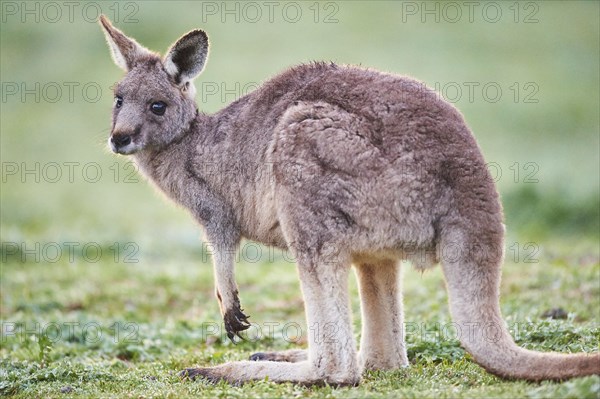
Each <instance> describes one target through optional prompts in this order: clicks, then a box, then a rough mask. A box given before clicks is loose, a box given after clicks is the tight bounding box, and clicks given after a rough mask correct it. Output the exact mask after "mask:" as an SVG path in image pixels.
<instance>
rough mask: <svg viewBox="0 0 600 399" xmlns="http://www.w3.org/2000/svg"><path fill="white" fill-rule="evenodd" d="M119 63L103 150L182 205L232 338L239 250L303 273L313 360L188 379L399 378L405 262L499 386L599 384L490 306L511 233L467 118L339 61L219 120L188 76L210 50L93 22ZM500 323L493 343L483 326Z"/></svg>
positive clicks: (594, 358)
mask: <svg viewBox="0 0 600 399" xmlns="http://www.w3.org/2000/svg"><path fill="white" fill-rule="evenodd" d="M100 22H101V25H102V27H103V30H104V33H105V34H106V38H107V41H108V44H109V47H110V49H111V52H112V57H113V59H114V61H115V63H116V64H117V65H118V66H119V67H121V68H122V69H124V70H125V71H126V72H127V73H126V75H125V77H124V78H123V79H122V80H121V81H120V82H119V83H118V84H117V85H116V87H115V90H114V91H115V103H114V109H113V115H112V131H111V135H110V139H109V146H110V148H111V149H112V150H113V151H114V152H116V153H119V154H127V155H129V154H130V155H132V157H133V159H134V160H135V162H136V163H137V164H138V165H139V168H140V170H141V171H142V172H143V174H144V175H146V176H147V177H148V179H149V180H150V181H152V182H153V183H154V184H155V185H156V186H157V187H158V188H159V189H160V190H162V191H163V192H164V193H166V195H167V196H169V197H170V198H171V199H173V200H174V201H175V202H177V203H178V204H181V205H183V206H184V207H186V208H187V209H188V210H189V211H190V213H191V214H192V215H193V216H194V218H195V219H196V220H197V221H198V223H199V224H200V225H201V226H202V227H203V229H204V232H205V235H206V238H207V240H208V241H209V242H211V243H212V246H213V248H214V251H213V252H214V253H213V262H214V275H215V282H216V296H217V299H218V301H219V305H220V308H221V312H222V315H223V318H224V323H225V327H226V330H227V333H228V335H229V337H230V338H233V336H234V334H239V332H240V331H242V330H244V329H246V328H248V326H249V323H248V320H247V317H246V315H244V313H243V312H242V309H241V308H240V302H239V299H238V291H237V286H236V283H235V280H234V253H235V250H236V248H237V247H238V244H239V242H240V240H241V239H242V238H246V239H250V240H254V241H258V242H261V243H265V244H267V245H273V246H276V247H280V248H284V249H287V250H290V251H291V253H292V254H293V255H294V257H295V258H296V261H297V267H298V274H299V277H300V281H301V287H302V294H303V297H304V303H305V311H306V319H307V324H308V327H309V328H308V350H307V351H286V352H280V353H276V352H271V353H258V354H255V355H253V356H251V358H250V359H251V360H249V361H241V362H231V363H226V364H223V365H220V366H217V367H209V368H190V369H187V370H184V371H183V372H182V375H184V376H187V377H190V378H196V377H198V378H204V379H206V380H209V381H218V380H226V381H228V382H230V383H236V384H238V383H243V382H245V381H249V380H260V379H264V378H265V377H268V378H269V380H271V381H276V382H284V381H292V382H296V383H300V384H323V383H327V384H332V385H355V384H358V383H359V381H360V377H361V374H362V372H363V370H369V369H370V370H373V369H376V370H390V369H396V368H399V367H403V366H406V365H408V360H407V356H406V347H405V342H404V330H403V309H402V297H401V288H400V281H399V279H400V272H399V267H400V260H402V259H408V260H411V261H412V263H413V265H414V266H415V267H417V268H420V269H425V268H428V267H432V266H433V265H434V264H436V263H438V262H439V263H441V265H442V268H443V272H444V276H445V280H446V285H447V288H448V292H449V298H450V299H449V302H450V312H451V314H452V318H453V320H454V321H455V322H456V325H457V326H458V327H459V332H460V339H461V343H462V345H463V346H464V348H465V349H466V350H467V351H468V352H469V353H471V354H472V355H473V358H474V359H475V361H476V362H477V363H478V364H480V365H481V366H483V367H484V368H485V369H486V370H488V371H490V372H492V373H494V374H497V375H499V376H502V377H506V378H522V379H527V380H543V379H565V378H570V377H576V376H584V375H591V374H600V354H598V353H595V354H592V355H588V354H558V353H540V352H534V351H530V350H525V349H522V348H520V347H518V346H517V345H516V344H515V343H514V341H513V339H512V337H511V336H510V334H509V332H508V330H507V329H506V327H505V325H504V322H503V320H502V317H501V314H500V308H499V285H500V268H501V264H502V262H503V246H504V244H503V237H504V225H503V223H502V221H503V215H502V208H501V205H500V202H499V198H498V193H497V191H496V188H495V186H494V183H493V181H492V178H491V177H490V175H489V174H488V171H487V169H486V165H485V161H484V159H483V157H482V155H481V151H480V149H479V147H478V145H477V143H476V141H475V139H474V137H473V135H472V134H471V132H470V130H469V128H468V127H467V126H466V124H465V121H464V119H463V117H462V115H461V114H460V113H459V112H458V111H457V110H456V109H455V108H454V107H453V106H452V105H450V104H448V103H446V102H444V101H442V100H441V99H440V98H439V96H438V95H437V94H436V93H435V92H433V91H432V90H430V89H427V88H426V87H425V86H424V85H423V84H422V83H420V82H417V81H415V80H412V79H409V78H406V77H402V76H396V75H392V74H386V73H381V72H377V71H372V70H365V69H361V68H356V67H350V66H338V65H335V64H326V63H312V64H308V65H300V66H297V67H294V68H291V69H289V70H287V71H285V72H283V73H282V74H280V75H278V76H276V77H274V78H273V79H271V80H269V81H267V82H266V83H264V84H263V85H262V86H261V87H260V88H258V89H257V90H255V91H254V92H252V93H250V94H248V95H246V96H243V97H241V98H240V99H238V100H237V101H235V102H233V103H232V104H230V105H229V106H227V107H225V108H224V109H223V110H221V111H219V112H217V113H216V114H214V115H207V114H204V113H202V112H199V111H198V109H197V106H196V103H195V101H194V95H195V88H194V85H193V82H192V80H193V79H194V78H195V77H196V76H197V75H198V74H199V73H200V72H201V71H202V69H203V67H204V65H205V63H206V59H207V55H208V38H207V36H206V33H204V32H203V31H201V30H193V31H191V32H189V33H187V34H185V35H184V36H183V37H181V38H180V39H179V40H178V41H177V42H176V43H175V44H174V45H173V46H172V47H171V48H170V49H169V51H168V53H167V55H166V56H165V57H164V58H160V56H159V55H158V54H156V53H153V52H151V51H149V50H148V49H146V48H144V47H142V46H140V45H139V44H138V43H137V42H136V41H135V40H133V39H131V38H128V37H127V36H125V35H124V34H123V33H122V32H121V31H120V30H118V29H116V28H115V27H113V26H112V24H111V23H110V21H109V20H108V19H107V18H106V17H104V16H101V18H100ZM351 265H354V267H355V269H356V274H357V276H358V281H359V290H360V298H361V308H362V334H361V340H360V351H358V352H357V348H356V343H355V340H354V336H353V332H352V322H351V315H350V306H349V297H348V288H347V281H348V274H349V272H350V269H351ZM490 326H491V327H493V333H494V334H492V338H490V334H484V332H485V331H484V330H485V329H486V328H489V327H490Z"/></svg>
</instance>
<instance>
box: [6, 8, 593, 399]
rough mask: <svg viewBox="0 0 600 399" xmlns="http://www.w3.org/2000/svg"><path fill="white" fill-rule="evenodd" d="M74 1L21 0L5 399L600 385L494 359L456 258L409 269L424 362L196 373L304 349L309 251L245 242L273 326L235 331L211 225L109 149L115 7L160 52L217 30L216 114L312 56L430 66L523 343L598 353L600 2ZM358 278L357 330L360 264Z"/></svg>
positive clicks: (247, 279) (9, 89) (576, 391)
mask: <svg viewBox="0 0 600 399" xmlns="http://www.w3.org/2000/svg"><path fill="white" fill-rule="evenodd" d="M69 4H70V5H69V6H68V7H67V6H66V5H65V4H63V3H61V2H31V3H27V5H25V3H22V2H10V1H9V2H3V3H1V8H2V9H1V11H2V15H1V18H2V24H1V25H0V51H1V57H0V80H1V84H2V91H1V101H0V107H1V109H0V158H1V165H2V181H1V186H0V187H1V193H0V220H1V224H0V236H1V237H0V241H1V248H0V256H1V259H0V260H1V265H0V267H1V269H0V290H1V297H0V298H1V303H0V319H1V324H2V329H1V331H0V334H1V335H0V343H1V346H0V395H2V396H8V397H17V398H29V397H145V398H150V397H173V398H179V397H240V398H245V397H257V398H271V397H308V398H313V397H314V398H359V397H375V398H385V397H414V398H420V397H441V398H462V397H464V398H468V397H470V398H479V397H505V398H515V397H530V398H547V397H572V398H579V397H589V398H596V397H598V396H599V395H600V377H597V376H594V377H586V378H579V379H574V380H571V381H565V382H542V383H528V382H523V381H507V380H503V379H500V378H497V377H494V376H492V375H490V374H488V373H486V372H485V371H484V370H483V369H482V368H480V367H479V366H477V365H476V364H475V363H474V362H473V361H472V359H471V358H470V356H469V355H468V354H467V353H465V352H464V351H463V350H462V349H461V348H460V345H459V343H458V341H457V340H456V336H455V334H453V331H452V328H451V325H450V324H449V323H450V322H451V320H450V317H449V314H448V309H447V305H446V302H447V295H446V291H445V288H444V282H443V277H442V273H441V270H440V268H439V267H438V268H435V269H433V270H430V271H427V272H425V273H423V274H421V273H419V272H417V271H416V270H414V269H413V268H412V267H411V266H410V265H409V264H408V263H407V264H406V265H403V266H405V267H404V298H405V312H406V315H405V317H406V322H407V323H408V324H407V326H408V327H409V330H408V334H407V340H408V351H409V360H410V362H411V365H410V367H409V368H407V369H402V370H398V371H393V372H373V373H368V374H366V375H365V376H364V379H363V383H362V384H361V385H360V386H359V387H356V388H340V389H335V388H331V387H320V388H306V387H298V386H294V385H292V384H283V385H276V384H273V383H270V382H269V381H259V382H255V383H251V384H247V385H244V386H242V387H231V386H228V385H226V384H217V385H210V384H207V383H205V382H201V381H199V382H190V381H182V380H181V379H180V378H179V377H178V376H177V372H178V371H179V370H181V369H183V368H185V367H192V366H194V365H216V364H220V363H223V362H225V361H229V360H240V359H246V358H247V357H248V356H249V355H250V354H252V353H254V352H256V351H265V350H279V349H288V348H297V347H304V346H305V345H306V342H305V336H306V331H305V330H306V327H305V325H304V315H303V304H302V298H301V294H300V289H299V284H298V281H297V275H296V270H295V265H294V263H293V260H292V259H290V258H289V256H288V254H286V253H282V252H281V251H275V250H269V249H268V248H266V247H263V246H259V245H257V244H254V243H251V242H245V243H243V245H242V248H241V251H240V255H239V259H238V262H237V266H236V273H237V281H238V284H239V286H240V299H241V301H242V306H243V307H244V309H245V310H246V313H247V314H249V315H251V321H252V322H253V323H254V325H253V327H252V328H251V329H250V330H249V331H248V333H247V335H246V338H247V339H246V340H245V341H241V342H238V343H237V344H233V343H231V342H230V341H229V340H228V339H227V338H226V337H225V335H224V331H223V328H222V326H221V316H220V314H219V308H218V305H217V301H216V299H215V298H214V293H213V277H212V266H211V263H210V262H211V258H210V250H209V248H208V247H207V246H206V244H205V243H204V241H203V237H202V236H201V233H200V229H199V227H198V226H196V225H195V223H194V222H193V221H192V219H191V218H190V217H189V215H188V214H187V213H186V211H184V210H183V209H180V208H177V207H176V206H174V205H172V204H170V203H169V202H168V201H166V200H165V198H163V197H162V195H159V194H157V193H156V192H155V190H154V189H153V188H152V187H150V186H149V185H148V184H147V182H146V181H144V179H143V178H142V177H140V176H139V175H138V174H137V172H136V170H135V167H134V165H132V164H131V162H130V161H129V160H128V159H127V158H126V157H123V156H116V155H114V154H111V153H110V152H109V151H108V150H107V149H106V140H107V138H108V135H109V133H110V112H111V107H112V104H113V95H112V91H111V86H112V85H113V84H114V82H115V81H117V80H118V79H119V78H120V77H121V76H122V71H120V70H119V69H118V68H117V67H116V66H115V65H114V64H113V62H112V60H111V59H110V55H109V51H108V48H107V46H106V43H105V41H104V38H103V35H102V32H101V30H100V28H99V26H98V25H97V24H96V23H95V19H96V18H97V14H98V13H99V12H100V11H102V12H103V13H105V14H106V15H107V16H108V17H109V18H111V19H112V20H113V22H114V23H115V25H116V26H117V27H119V28H120V29H122V30H124V31H125V32H126V33H127V34H129V35H131V36H132V37H134V38H136V39H137V40H138V41H139V42H140V43H141V44H143V45H144V46H147V47H149V48H150V49H152V50H156V51H160V52H164V51H165V50H166V49H167V48H168V46H169V45H170V44H171V43H173V42H174V41H175V40H176V39H177V38H178V37H179V36H181V35H182V34H184V33H185V32H187V31H189V30H191V29H194V28H201V29H204V30H205V31H206V32H207V33H208V34H209V37H210V42H211V50H210V56H209V60H208V64H207V66H206V69H205V71H204V72H203V74H202V75H201V76H200V77H199V78H198V79H197V81H196V87H197V89H198V96H197V101H198V104H199V108H200V109H201V110H203V111H205V112H209V113H211V112H215V111H216V110H218V109H220V108H222V107H224V106H225V105H226V104H228V103H230V102H232V101H233V100H235V98H237V97H239V96H240V95H243V94H245V93H246V92H248V91H249V90H252V89H253V88H255V87H256V86H257V85H259V84H260V83H261V82H262V81H265V80H267V79H268V78H269V77H270V76H273V75H274V74H276V73H278V72H279V71H282V70H283V69H285V68H287V67H290V66H292V65H295V64H297V63H300V62H310V61H312V60H325V61H334V62H337V63H340V64H359V65H362V66H364V67H369V68H375V69H379V70H384V71H389V72H393V73H398V74H403V75H410V76H413V77H416V78H418V79H420V80H422V81H424V82H425V83H427V84H428V85H429V86H431V87H433V88H435V89H437V90H438V91H439V92H440V95H441V96H442V97H444V98H446V99H447V100H449V101H450V102H452V103H454V104H455V105H456V107H457V108H459V109H460V110H461V111H462V113H463V115H464V116H465V119H466V120H467V122H468V124H469V126H470V127H471V129H472V130H473V132H474V134H475V136H476V137H477V140H478V142H479V144H480V146H481V149H482V151H483V153H484V155H485V157H486V160H487V161H488V166H489V168H490V171H492V175H493V176H494V178H495V180H496V182H497V185H498V189H499V191H500V194H501V197H502V202H503V204H504V210H505V217H506V226H507V237H506V248H505V250H506V264H505V267H504V274H503V282H502V303H501V305H502V311H503V314H504V318H505V320H506V322H507V324H508V325H509V327H510V329H511V333H512V334H513V336H514V337H515V340H516V341H517V343H518V344H519V345H521V346H524V347H527V348H529V349H535V350H541V351H561V352H581V351H586V352H592V351H598V350H599V349H600V245H599V242H600V126H599V124H600V46H599V44H600V43H599V42H600V39H599V35H600V20H599V17H598V15H599V12H600V4H599V3H597V2H568V3H566V2H565V3H563V2H552V1H550V2H533V1H531V2H473V3H470V4H471V6H466V5H465V4H463V3H461V2H458V3H444V2H427V3H424V2H406V1H405V2H391V1H390V2H385V1H375V2H367V1H352V2H341V1H340V2H327V1H324V2H313V1H306V2H271V3H269V2H252V3H243V2H179V1H174V2H159V1H157V2H133V1H132V2H120V3H117V2H71V3H69ZM247 4H250V6H248V5H247ZM448 4H451V5H450V6H448ZM25 7H28V8H25ZM470 7H472V8H470ZM351 290H352V292H353V296H352V298H353V303H352V304H353V311H354V313H355V314H354V316H355V317H354V322H355V332H356V337H357V339H358V338H359V333H360V312H359V300H358V295H357V287H356V282H355V281H354V279H352V281H351Z"/></svg>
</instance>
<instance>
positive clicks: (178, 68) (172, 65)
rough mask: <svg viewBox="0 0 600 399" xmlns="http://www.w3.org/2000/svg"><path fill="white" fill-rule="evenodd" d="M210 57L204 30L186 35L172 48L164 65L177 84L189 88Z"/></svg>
mask: <svg viewBox="0 0 600 399" xmlns="http://www.w3.org/2000/svg"><path fill="white" fill-rule="evenodd" d="M207 57H208V36H207V35H206V33H204V31H202V30H199V29H197V30H193V31H191V32H188V33H186V34H185V35H183V36H182V37H181V39H179V40H177V42H176V43H175V44H174V45H173V46H171V48H170V49H169V52H168V53H167V55H166V56H165V60H164V61H163V64H164V66H165V70H166V71H167V73H168V74H169V75H171V76H172V77H173V79H174V80H175V83H177V84H178V85H180V86H181V87H182V88H184V89H185V88H187V86H188V85H189V82H191V81H192V80H193V79H194V78H195V77H196V76H198V74H199V73H200V72H202V69H203V68H204V64H206V58H207Z"/></svg>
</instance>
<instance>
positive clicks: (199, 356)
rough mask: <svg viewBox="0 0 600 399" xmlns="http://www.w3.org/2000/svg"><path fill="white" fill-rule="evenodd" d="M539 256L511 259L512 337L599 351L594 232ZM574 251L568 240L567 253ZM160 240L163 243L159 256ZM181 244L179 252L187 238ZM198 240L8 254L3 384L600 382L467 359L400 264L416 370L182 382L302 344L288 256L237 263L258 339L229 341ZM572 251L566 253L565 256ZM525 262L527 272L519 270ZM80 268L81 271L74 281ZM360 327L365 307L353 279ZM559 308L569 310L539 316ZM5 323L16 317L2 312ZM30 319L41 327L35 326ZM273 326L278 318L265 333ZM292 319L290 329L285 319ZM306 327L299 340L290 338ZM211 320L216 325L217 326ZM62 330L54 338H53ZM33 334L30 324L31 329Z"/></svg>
mask: <svg viewBox="0 0 600 399" xmlns="http://www.w3.org/2000/svg"><path fill="white" fill-rule="evenodd" d="M550 244H551V243H547V244H544V246H543V247H542V248H541V249H540V254H539V256H538V257H537V259H536V260H538V263H530V264H526V263H523V262H518V263H515V262H513V261H512V260H510V259H509V261H508V262H507V265H506V268H505V278H504V283H503V289H502V293H503V303H502V306H503V311H504V313H505V319H506V320H507V323H508V325H509V326H510V328H511V331H512V333H513V335H514V336H515V337H516V340H517V342H518V343H519V344H520V345H522V346H524V347H527V348H530V349H536V350H542V351H549V350H554V351H562V352H579V351H588V352H591V351H596V350H598V349H599V348H598V343H599V340H600V328H599V325H598V318H597V314H598V309H599V308H600V300H599V295H600V290H599V287H598V284H597V283H596V282H597V281H598V275H599V274H600V262H599V260H598V256H599V254H598V251H597V250H596V249H594V245H593V242H587V243H579V246H573V247H567V246H564V243H558V242H557V243H552V244H556V245H557V246H556V247H550V248H546V245H548V246H549V245H550ZM568 248H571V250H568ZM162 249H163V248H158V249H157V252H158V251H160V250H162ZM184 249H187V248H185V247H184ZM193 252H194V251H193V250H192V249H190V251H184V254H182V255H180V256H177V257H176V258H174V259H170V260H165V259H161V257H160V256H159V255H158V254H157V253H153V252H150V253H146V252H144V251H142V252H140V255H139V260H140V262H139V263H138V264H129V265H124V264H116V263H114V262H112V261H110V260H109V261H101V262H98V263H96V264H90V263H86V262H85V261H84V260H83V259H77V260H76V261H75V262H73V263H68V262H62V263H61V264H57V265H54V266H53V267H48V266H47V265H42V264H31V263H30V264H22V263H18V262H14V261H10V262H8V263H7V265H6V267H5V270H4V275H3V280H4V283H3V302H2V312H3V315H6V316H5V319H4V331H5V333H4V334H3V336H2V339H3V344H2V350H1V352H0V354H1V357H2V361H1V363H0V364H1V373H2V376H1V378H0V380H1V381H2V382H0V389H1V392H2V393H3V394H7V395H15V396H16V397H32V396H44V397H47V396H48V397H60V396H63V394H62V393H61V389H63V390H65V389H66V390H71V391H70V394H69V395H70V396H82V397H85V396H134V397H137V396H143V397H165V396H168V397H185V396H198V395H200V396H202V397H219V396H223V395H225V396H234V397H236V396H239V397H248V396H252V397H288V396H300V397H361V396H364V395H367V394H368V395H369V396H374V397H389V396H398V395H399V396H403V397H404V396H408V397H431V396H436V397H437V396H442V397H481V396H499V397H507V398H508V397H511V398H512V397H521V396H529V397H548V396H565V395H566V396H570V397H594V395H598V393H600V379H599V378H598V377H589V378H583V379H577V380H573V381H570V382H564V383H549V382H545V383H541V384H531V383H526V382H513V381H504V380H502V379H499V378H496V377H494V376H491V375H489V374H488V373H486V372H485V371H484V370H483V369H481V368H480V367H478V366H477V365H476V364H475V363H473V362H472V360H471V359H470V357H469V355H467V354H465V352H464V351H463V350H462V349H461V348H460V346H459V344H458V342H457V341H456V340H455V339H454V338H455V336H454V335H453V333H452V330H451V328H449V327H448V325H449V324H448V323H449V322H450V319H449V316H448V312H447V309H446V293H445V290H444V289H443V280H442V275H441V271H440V269H434V270H432V271H430V272H427V273H425V274H423V275H421V274H420V273H418V272H416V271H415V270H413V269H412V268H410V267H407V268H406V270H405V273H404V274H405V301H406V309H407V311H406V322H407V323H408V324H407V329H408V331H409V333H408V334H407V335H408V337H407V339H408V352H409V358H410V362H411V366H410V367H409V368H408V369H405V370H399V371H395V372H378V373H370V374H367V375H366V376H365V378H364V381H363V384H362V385H361V386H360V387H358V388H352V389H346V388H345V389H333V388H327V387H326V388H300V387H295V386H293V385H291V384H284V385H276V384H272V383H268V382H257V383H251V384H248V385H245V386H243V387H238V388H233V387H229V386H227V385H224V384H219V385H217V386H212V385H209V384H206V383H203V382H195V383H192V382H186V381H181V380H180V379H179V378H178V377H177V376H176V373H177V371H179V370H181V369H183V368H185V367H189V366H193V365H215V364H220V363H222V362H225V361H229V360H241V359H245V358H247V357H248V356H249V355H250V354H252V353H253V352H255V351H261V350H267V349H272V350H279V349H287V348H295V347H303V346H304V345H305V341H304V339H305V327H304V323H303V313H302V303H301V297H300V291H299V287H298V282H297V279H296V275H295V271H294V266H293V264H291V263H288V262H285V261H278V262H276V263H274V264H272V263H269V262H264V261H263V262H259V263H250V262H248V261H243V260H242V261H241V262H240V264H239V267H238V271H239V276H238V281H239V284H240V292H241V299H242V302H243V304H244V307H245V309H246V310H247V311H248V312H249V313H250V314H251V316H252V319H253V322H254V323H256V324H257V325H258V326H260V328H261V331H262V335H261V338H260V339H255V338H256V337H257V336H258V335H257V331H258V330H257V329H256V327H254V328H253V329H252V330H250V333H249V335H248V337H247V338H248V340H247V341H246V342H241V343H239V344H237V345H232V344H231V343H230V342H229V341H228V340H227V339H226V338H225V337H224V335H223V334H222V330H221V327H220V316H219V314H218V307H217V304H216V301H215V300H214V299H213V294H212V290H213V288H212V279H211V272H210V267H209V266H208V265H198V263H199V262H198V258H201V256H198V257H194V256H192V255H191V254H193ZM567 252H568V253H569V255H568V256H566V257H562V256H561V254H565V253H567ZM525 267H526V268H527V272H526V273H524V272H523V269H524V268H525ZM82 276H85V277H82ZM351 289H352V292H353V294H354V295H353V309H354V312H355V324H356V326H355V327H356V328H355V330H356V333H357V334H358V331H359V323H360V320H359V313H358V309H359V303H358V299H357V298H358V296H357V289H356V284H355V282H354V281H352V284H351ZM557 307H560V308H562V309H564V310H565V312H567V313H568V317H567V319H564V320H551V319H547V318H544V317H542V314H543V313H544V312H545V311H546V310H549V309H552V308H557ZM8 320H9V321H10V326H9V325H7V322H6V321H8ZM33 323H38V326H36V325H34V324H33ZM268 326H272V329H271V330H270V331H272V333H271V334H269V330H268ZM290 326H291V327H290ZM297 326H299V327H300V328H301V331H302V335H301V336H300V337H296V333H297V332H299V331H300V330H298V329H297V328H296V327H297ZM215 327H216V330H215V329H214V328H215ZM59 329H60V330H61V334H60V335H59V334H58V331H59ZM27 330H29V331H27Z"/></svg>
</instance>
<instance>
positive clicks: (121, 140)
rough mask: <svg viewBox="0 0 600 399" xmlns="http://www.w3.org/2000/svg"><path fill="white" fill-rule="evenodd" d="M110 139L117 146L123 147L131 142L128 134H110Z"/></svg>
mask: <svg viewBox="0 0 600 399" xmlns="http://www.w3.org/2000/svg"><path fill="white" fill-rule="evenodd" d="M110 141H112V143H113V144H114V145H115V146H116V147H117V148H119V147H125V146H126V145H127V144H129V143H131V136H130V135H128V134H119V135H112V136H111V138H110Z"/></svg>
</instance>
